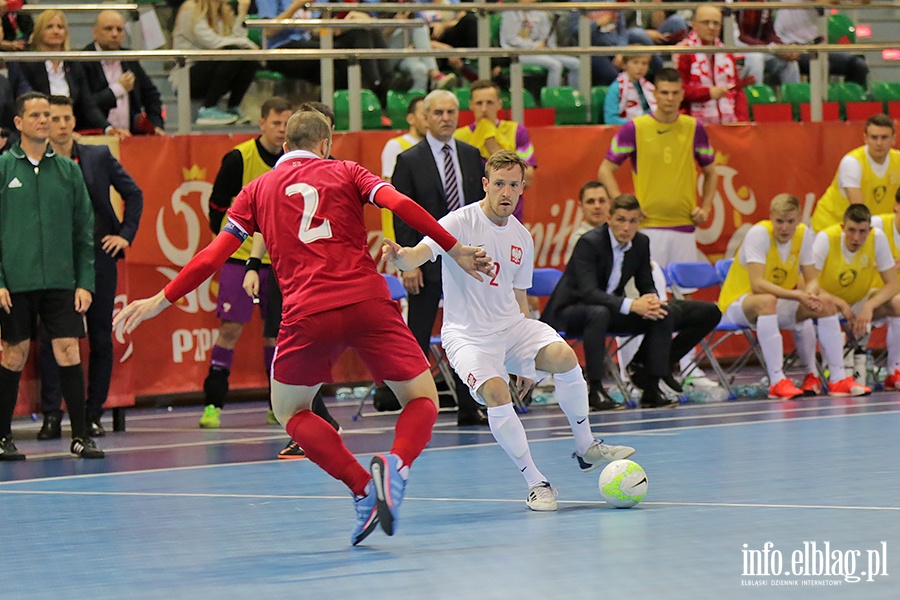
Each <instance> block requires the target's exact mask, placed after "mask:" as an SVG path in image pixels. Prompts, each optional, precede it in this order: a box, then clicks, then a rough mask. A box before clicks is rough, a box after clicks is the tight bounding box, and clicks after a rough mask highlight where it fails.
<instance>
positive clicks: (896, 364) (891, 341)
mask: <svg viewBox="0 0 900 600" xmlns="http://www.w3.org/2000/svg"><path fill="white" fill-rule="evenodd" d="M886 338H887V339H886V340H885V345H886V346H887V371H888V373H887V374H888V375H893V374H894V371H897V370H900V317H888V319H887V336H886Z"/></svg>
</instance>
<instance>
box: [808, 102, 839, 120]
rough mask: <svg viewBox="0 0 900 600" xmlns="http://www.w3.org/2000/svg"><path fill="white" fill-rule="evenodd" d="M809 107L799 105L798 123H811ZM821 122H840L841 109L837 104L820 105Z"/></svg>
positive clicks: (826, 103) (824, 103)
mask: <svg viewBox="0 0 900 600" xmlns="http://www.w3.org/2000/svg"><path fill="white" fill-rule="evenodd" d="M810 112H811V111H810V106H809V104H806V103H804V104H801V105H800V121H801V122H803V123H809V122H810V121H812V118H811V116H810ZM822 120H823V121H840V120H841V107H840V105H839V104H838V103H837V102H823V103H822Z"/></svg>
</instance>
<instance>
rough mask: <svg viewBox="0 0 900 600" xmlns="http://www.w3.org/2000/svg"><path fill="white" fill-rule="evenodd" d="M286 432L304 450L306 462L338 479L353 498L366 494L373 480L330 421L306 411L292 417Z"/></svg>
mask: <svg viewBox="0 0 900 600" xmlns="http://www.w3.org/2000/svg"><path fill="white" fill-rule="evenodd" d="M285 429H287V432H288V434H289V435H290V436H291V439H293V440H294V441H295V442H297V443H298V444H300V447H301V448H303V451H304V452H305V453H306V458H308V459H309V460H311V461H313V462H314V463H316V464H317V465H319V467H321V468H322V470H323V471H325V472H326V473H328V474H329V475H331V476H332V477H334V478H335V479H338V480H340V481H343V482H344V484H345V485H346V486H347V487H348V488H350V491H351V492H353V494H354V495H356V496H362V495H363V494H365V490H366V485H367V484H368V483H369V480H371V479H372V476H371V475H370V474H369V472H368V471H366V470H365V469H364V468H363V466H362V465H361V464H359V461H358V460H356V457H355V456H353V454H351V453H350V451H349V450H347V446H345V445H344V440H342V439H341V436H340V435H339V434H338V432H337V431H335V430H334V427H332V426H331V425H329V424H328V422H327V421H325V420H324V419H323V418H322V417H319V416H318V415H316V414H313V412H312V411H310V410H303V411H300V412H299V413H297V414H296V415H294V416H293V417H291V419H290V421H288V424H287V426H286V427H285Z"/></svg>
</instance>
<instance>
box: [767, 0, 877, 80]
mask: <svg viewBox="0 0 900 600" xmlns="http://www.w3.org/2000/svg"><path fill="white" fill-rule="evenodd" d="M784 1H785V2H790V3H796V4H802V3H804V2H812V1H813V0H784ZM833 1H834V3H835V4H837V0H833ZM860 1H861V2H863V3H864V4H868V3H869V0H860ZM820 18H821V17H820V16H819V13H818V10H817V9H815V8H808V9H797V10H794V9H781V10H779V11H777V12H776V13H775V33H776V34H777V35H778V37H779V38H781V41H783V42H784V43H785V44H819V43H822V42H823V41H825V40H824V39H823V38H822V37H821V36H820V35H819V19H820ZM799 62H800V73H801V74H802V75H807V76H808V75H809V55H808V54H802V55H800V59H799ZM828 73H829V74H831V75H839V76H843V78H844V79H845V80H846V81H852V82H853V83H858V84H859V85H861V86H863V87H866V79H867V78H868V77H869V66H868V65H867V64H866V59H865V58H863V57H862V56H855V55H853V54H846V53H843V52H832V53H829V54H828Z"/></svg>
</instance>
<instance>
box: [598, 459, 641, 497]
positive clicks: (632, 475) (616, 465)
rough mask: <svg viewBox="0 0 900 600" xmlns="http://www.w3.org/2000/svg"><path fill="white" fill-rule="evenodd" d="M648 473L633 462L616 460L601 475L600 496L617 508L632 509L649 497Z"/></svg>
mask: <svg viewBox="0 0 900 600" xmlns="http://www.w3.org/2000/svg"><path fill="white" fill-rule="evenodd" d="M647 486H648V483H647V473H645V472H644V469H643V468H642V467H641V465H639V464H637V463H636V462H634V461H632V460H614V461H613V462H611V463H609V464H608V465H606V468H605V469H603V471H602V472H601V473H600V495H601V496H603V499H604V500H606V502H607V504H609V505H610V506H614V507H616V508H631V507H632V506H634V505H635V504H637V503H638V502H640V501H641V500H643V499H644V496H646V495H647Z"/></svg>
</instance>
